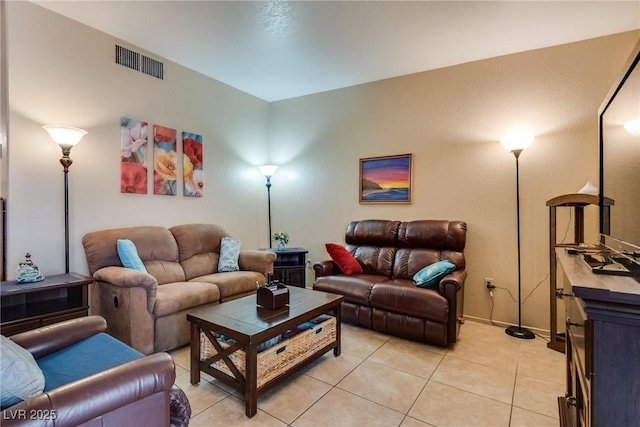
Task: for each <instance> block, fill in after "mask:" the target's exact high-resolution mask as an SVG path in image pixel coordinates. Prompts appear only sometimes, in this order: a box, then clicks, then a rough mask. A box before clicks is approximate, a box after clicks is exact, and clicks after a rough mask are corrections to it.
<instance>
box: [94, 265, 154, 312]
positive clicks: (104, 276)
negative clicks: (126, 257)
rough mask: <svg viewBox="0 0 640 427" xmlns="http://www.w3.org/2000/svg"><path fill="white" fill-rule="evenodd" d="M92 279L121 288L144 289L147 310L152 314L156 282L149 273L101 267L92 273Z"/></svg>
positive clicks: (122, 268)
mask: <svg viewBox="0 0 640 427" xmlns="http://www.w3.org/2000/svg"><path fill="white" fill-rule="evenodd" d="M93 278H94V279H95V280H97V281H99V282H106V283H110V284H112V285H114V286H120V287H122V288H136V287H138V288H144V290H145V291H146V292H147V310H148V311H149V313H152V312H153V306H154V305H155V303H156V293H157V291H158V281H157V280H156V278H155V277H153V276H152V275H150V274H149V273H145V272H143V271H138V270H133V269H130V268H124V267H103V268H101V269H99V270H97V271H96V272H95V273H93Z"/></svg>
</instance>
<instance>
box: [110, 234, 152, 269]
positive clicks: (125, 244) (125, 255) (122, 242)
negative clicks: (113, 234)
mask: <svg viewBox="0 0 640 427" xmlns="http://www.w3.org/2000/svg"><path fill="white" fill-rule="evenodd" d="M116 248H117V249H118V256H119V257H120V262H121V263H122V265H124V266H125V267H126V268H131V269H133V270H138V271H142V272H144V273H146V272H147V269H146V268H145V266H144V264H143V263H142V260H141V259H140V256H138V249H137V248H136V245H135V244H134V243H133V242H132V241H131V240H128V239H118V241H117V242H116Z"/></svg>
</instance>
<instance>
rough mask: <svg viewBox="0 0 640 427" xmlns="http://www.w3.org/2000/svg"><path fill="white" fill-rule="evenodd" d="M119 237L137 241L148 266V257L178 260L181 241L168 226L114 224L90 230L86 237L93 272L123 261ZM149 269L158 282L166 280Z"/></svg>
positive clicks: (143, 260) (140, 254)
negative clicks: (111, 227) (115, 226)
mask: <svg viewBox="0 0 640 427" xmlns="http://www.w3.org/2000/svg"><path fill="white" fill-rule="evenodd" d="M118 239H129V240H131V241H132V242H133V243H134V244H135V245H136V248H137V250H138V255H139V256H140V259H142V262H144V263H145V266H146V267H147V270H149V266H148V265H147V262H148V261H152V260H153V261H167V262H175V263H177V262H178V245H177V244H176V240H175V238H174V237H173V235H172V234H171V232H170V231H169V230H168V229H166V228H165V227H158V226H138V227H128V228H114V229H111V230H102V231H94V232H91V233H87V234H86V235H85V236H84V237H83V238H82V244H83V245H84V252H85V255H86V257H87V265H88V267H89V273H90V274H93V273H95V272H96V271H97V270H99V269H101V268H103V267H109V266H114V265H115V266H121V265H122V263H121V262H120V257H119V256H118V251H117V243H116V242H117V240H118ZM149 273H150V274H151V275H152V276H154V277H156V279H158V282H162V283H166V282H164V281H162V280H161V278H160V277H157V276H156V275H155V274H154V273H151V272H149Z"/></svg>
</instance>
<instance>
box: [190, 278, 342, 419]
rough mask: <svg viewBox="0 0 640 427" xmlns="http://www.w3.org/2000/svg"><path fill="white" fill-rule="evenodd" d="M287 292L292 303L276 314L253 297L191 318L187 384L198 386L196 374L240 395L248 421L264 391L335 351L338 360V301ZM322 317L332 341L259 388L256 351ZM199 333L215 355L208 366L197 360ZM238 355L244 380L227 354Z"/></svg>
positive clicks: (198, 312) (294, 289)
mask: <svg viewBox="0 0 640 427" xmlns="http://www.w3.org/2000/svg"><path fill="white" fill-rule="evenodd" d="M288 288H289V293H290V294H289V301H290V303H289V305H288V306H287V307H285V308H282V309H278V310H273V311H271V310H266V309H264V308H262V307H260V306H258V305H257V303H256V295H251V296H248V297H244V298H240V299H237V300H233V301H229V302H225V303H223V304H219V305H216V306H213V307H207V308H202V309H198V310H194V311H191V312H189V313H188V314H187V320H189V322H191V384H198V383H199V382H200V372H201V371H202V372H206V373H207V374H209V375H211V376H213V377H214V378H216V379H218V380H220V381H222V382H223V383H225V384H227V385H229V386H231V387H233V388H235V389H237V390H239V391H241V392H243V393H244V398H245V404H246V414H247V417H253V416H254V415H255V414H256V412H257V411H258V403H257V401H258V396H260V395H261V394H263V393H264V392H265V391H267V390H268V389H270V388H273V387H274V386H276V385H277V384H279V383H280V382H282V380H284V379H286V378H287V377H289V376H291V375H292V374H293V373H294V372H296V371H298V370H299V369H300V368H302V367H304V366H306V365H308V364H309V363H311V362H312V361H314V360H316V359H317V358H319V357H320V356H322V355H323V354H324V353H326V352H327V351H329V350H331V349H333V354H334V355H335V356H339V355H340V306H341V304H342V301H343V297H342V295H337V294H330V293H326V292H321V291H314V290H310V289H304V288H297V287H294V286H289V287H288ZM322 314H331V315H332V316H334V317H335V318H336V338H335V341H332V342H330V343H328V344H326V345H323V346H322V347H321V348H318V349H317V350H316V349H314V351H313V353H312V354H310V355H309V356H308V357H307V358H306V359H305V360H303V361H301V362H299V363H297V364H296V365H295V366H291V367H290V368H289V369H288V370H286V371H285V372H282V373H280V374H279V375H278V376H277V377H275V378H273V379H272V380H270V381H268V382H267V383H266V384H263V385H262V386H260V387H258V386H257V371H258V365H257V363H258V362H257V360H258V345H259V344H261V343H263V342H265V341H267V340H269V339H271V338H274V337H277V336H278V335H281V334H283V333H285V332H286V331H287V330H291V329H294V328H295V327H296V326H298V325H300V324H302V323H304V322H307V321H309V320H312V319H314V318H316V317H317V316H319V315H322ZM201 332H204V333H205V335H206V337H207V339H208V340H209V341H210V342H211V344H212V345H213V347H215V349H216V352H217V354H216V355H215V356H213V358H212V357H209V358H207V360H206V363H205V361H201V360H200V344H201V343H200V336H201V335H200V333H201ZM216 335H224V336H225V337H228V338H232V339H233V340H234V341H235V342H236V344H233V345H231V346H230V347H228V348H223V346H221V345H220V343H219V342H218V340H216V339H215V336H216ZM239 350H241V351H244V353H245V366H244V372H245V373H246V374H245V375H243V374H242V373H241V372H240V371H239V369H238V368H237V367H236V366H235V365H234V362H233V361H232V360H231V358H230V357H229V355H230V354H232V353H234V352H236V351H239ZM217 360H222V361H224V363H226V366H228V367H229V370H230V371H231V373H232V374H233V376H231V375H229V374H227V373H225V372H223V371H221V370H219V369H216V368H215V367H214V366H212V363H214V362H215V361H217Z"/></svg>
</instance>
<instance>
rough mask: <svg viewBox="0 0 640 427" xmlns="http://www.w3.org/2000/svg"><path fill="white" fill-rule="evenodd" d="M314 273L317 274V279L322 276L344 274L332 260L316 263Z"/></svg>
mask: <svg viewBox="0 0 640 427" xmlns="http://www.w3.org/2000/svg"><path fill="white" fill-rule="evenodd" d="M313 271H315V273H316V279H317V278H318V277H322V276H331V275H332V274H342V271H341V270H340V268H339V267H338V266H337V265H336V263H335V262H333V261H332V260H326V261H318V262H316V263H314V264H313Z"/></svg>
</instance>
